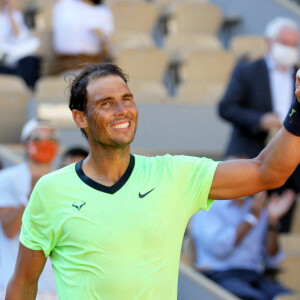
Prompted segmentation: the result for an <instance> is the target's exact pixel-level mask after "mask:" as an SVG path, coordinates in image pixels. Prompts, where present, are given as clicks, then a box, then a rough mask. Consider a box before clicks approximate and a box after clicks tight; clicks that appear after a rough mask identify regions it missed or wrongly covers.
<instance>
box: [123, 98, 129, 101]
mask: <svg viewBox="0 0 300 300" xmlns="http://www.w3.org/2000/svg"><path fill="white" fill-rule="evenodd" d="M130 100H131V99H130V98H125V99H123V102H129V101H130Z"/></svg>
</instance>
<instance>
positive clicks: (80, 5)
mask: <svg viewBox="0 0 300 300" xmlns="http://www.w3.org/2000/svg"><path fill="white" fill-rule="evenodd" d="M94 29H100V30H101V31H102V33H103V34H104V35H106V36H110V35H111V34H112V33H113V31H114V22H113V14H112V12H111V10H110V9H109V8H108V7H106V6H104V5H89V4H87V3H84V2H82V1H81V0H59V1H58V2H56V4H55V5H54V8H53V44H54V50H55V52H56V53H58V54H65V55H77V54H89V55H93V54H99V53H100V52H101V41H100V39H99V37H98V36H97V35H96V34H95V33H94V32H93V30H94Z"/></svg>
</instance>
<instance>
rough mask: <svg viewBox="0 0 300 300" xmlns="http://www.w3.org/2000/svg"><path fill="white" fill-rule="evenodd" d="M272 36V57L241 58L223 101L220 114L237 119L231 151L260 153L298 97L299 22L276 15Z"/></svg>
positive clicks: (286, 224) (292, 184) (292, 183)
mask: <svg viewBox="0 0 300 300" xmlns="http://www.w3.org/2000/svg"><path fill="white" fill-rule="evenodd" d="M266 42H267V44H268V53H267V55H266V57H264V58H263V59H259V60H256V61H251V62H248V61H241V62H239V63H238V64H237V66H236V68H235V70H234V71H233V75H232V78H231V80H230V82H229V85H228V87H227V90H226V92H225V94H224V96H223V98H222V99H221V102H220V104H219V114H220V116H221V117H222V118H224V119H225V120H227V121H229V122H231V123H232V124H233V131H232V135H231V138H230V140H229V143H228V146H227V149H226V156H230V155H237V156H243V157H249V158H252V157H255V156H256V155H257V154H258V153H259V152H260V151H261V150H262V149H263V148H264V146H265V144H266V143H267V141H268V137H269V136H270V135H273V134H274V133H275V132H276V131H277V130H278V129H279V128H280V127H281V126H282V121H283V118H284V116H285V114H286V113H287V111H288V108H289V105H290V104H291V101H292V99H293V89H294V78H295V77H294V76H295V73H296V68H295V65H296V63H297V62H298V43H299V29H298V26H297V23H295V22H294V21H293V20H291V19H287V18H281V17H278V18H276V19H274V20H272V21H271V22H270V23H269V24H268V25H267V27H266ZM297 173H298V174H300V170H299V167H298V169H297V170H296V171H295V173H294V174H293V175H292V176H291V178H290V179H289V180H288V182H287V186H286V187H289V188H292V189H294V190H296V191H299V190H300V180H299V179H298V180H296V177H297V176H296V174H297ZM298 178H300V177H299V176H298ZM297 181H298V182H297ZM290 213H291V212H289V213H288V214H287V215H286V216H285V217H284V218H283V219H282V228H281V231H283V232H286V231H289V228H290V220H291V215H290Z"/></svg>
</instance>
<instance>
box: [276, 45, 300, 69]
mask: <svg viewBox="0 0 300 300" xmlns="http://www.w3.org/2000/svg"><path fill="white" fill-rule="evenodd" d="M271 55H272V56H273V58H274V60H275V61H276V62H277V63H278V65H279V66H281V67H285V68H289V67H292V66H294V65H295V64H296V63H297V62H298V58H299V55H298V49H297V48H295V47H290V46H286V45H283V44H280V43H274V44H273V47H272V50H271Z"/></svg>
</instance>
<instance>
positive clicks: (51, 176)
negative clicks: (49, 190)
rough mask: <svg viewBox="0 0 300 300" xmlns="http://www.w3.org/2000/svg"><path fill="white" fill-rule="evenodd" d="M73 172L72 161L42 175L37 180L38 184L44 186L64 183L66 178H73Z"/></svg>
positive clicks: (74, 172)
mask: <svg viewBox="0 0 300 300" xmlns="http://www.w3.org/2000/svg"><path fill="white" fill-rule="evenodd" d="M75 174H76V171H75V163H74V164H71V165H68V166H66V167H63V168H61V169H58V170H55V171H52V172H50V173H48V174H46V175H44V176H43V177H42V178H41V179H40V180H39V181H38V185H39V186H43V187H45V186H52V185H54V184H55V185H56V184H64V183H65V182H66V181H67V180H70V179H72V178H74V175H75Z"/></svg>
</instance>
